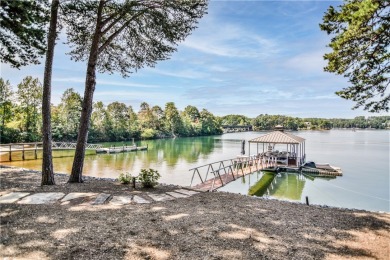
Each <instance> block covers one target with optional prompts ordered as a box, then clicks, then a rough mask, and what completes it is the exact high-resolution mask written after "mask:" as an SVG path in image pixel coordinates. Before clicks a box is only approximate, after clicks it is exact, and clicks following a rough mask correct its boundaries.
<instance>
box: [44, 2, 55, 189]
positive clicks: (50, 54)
mask: <svg viewBox="0 0 390 260" xmlns="http://www.w3.org/2000/svg"><path fill="white" fill-rule="evenodd" d="M58 5H59V0H53V1H52V2H51V14H50V28H49V35H48V37H47V53H46V62H45V73H44V77H43V95H42V142H43V148H42V149H43V150H42V181H41V185H54V184H55V181H54V172H53V158H52V149H51V145H52V144H51V142H52V134H51V111H50V100H51V75H52V68H53V58H54V47H55V41H56V38H57V15H58Z"/></svg>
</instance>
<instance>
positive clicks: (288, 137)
mask: <svg viewBox="0 0 390 260" xmlns="http://www.w3.org/2000/svg"><path fill="white" fill-rule="evenodd" d="M249 142H250V143H271V144H300V143H303V142H305V139H304V138H302V137H299V136H296V135H293V134H290V133H285V132H282V131H274V132H271V133H269V134H266V135H263V136H260V137H257V138H254V139H252V140H249Z"/></svg>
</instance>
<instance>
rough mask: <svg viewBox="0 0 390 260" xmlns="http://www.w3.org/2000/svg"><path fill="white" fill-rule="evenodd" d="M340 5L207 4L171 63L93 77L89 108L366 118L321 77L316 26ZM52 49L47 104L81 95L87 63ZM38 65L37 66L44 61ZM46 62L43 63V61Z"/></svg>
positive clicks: (320, 35) (322, 44)
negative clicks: (118, 105)
mask: <svg viewBox="0 0 390 260" xmlns="http://www.w3.org/2000/svg"><path fill="white" fill-rule="evenodd" d="M341 3H342V2H341V1H324V0H323V1H319V0H318V1H293V0H290V1H260V0H258V1H234V2H233V1H215V0H214V1H213V0H212V1H211V2H210V5H209V9H208V14H207V15H205V16H204V17H203V18H202V20H201V21H200V22H199V25H198V28H197V29H196V30H195V31H194V32H193V33H192V35H190V36H189V37H188V38H187V39H186V40H185V41H184V42H182V43H180V44H179V46H178V51H177V52H175V53H174V54H173V55H172V57H171V58H170V59H169V60H166V61H161V62H159V63H158V64H157V65H156V67H155V68H143V69H141V70H139V71H138V72H137V73H133V74H132V75H131V76H130V77H128V78H125V79H124V78H122V77H121V76H120V75H119V74H114V75H109V74H98V76H97V86H96V91H95V94H94V100H95V101H103V103H104V104H105V105H108V104H109V103H111V102H114V101H119V102H123V103H125V104H127V105H131V106H133V108H134V109H135V110H136V111H138V109H139V106H140V103H141V102H147V103H149V104H150V105H151V106H154V105H159V106H161V107H162V108H164V107H165V104H166V103H167V102H174V103H175V104H176V106H177V107H178V108H179V109H180V110H183V109H184V108H185V107H186V106H187V105H193V106H196V107H197V108H199V109H202V108H205V109H207V110H209V111H210V112H212V113H213V114H214V115H218V116H222V115H227V114H243V115H246V116H249V117H255V116H257V115H259V114H283V115H289V116H294V117H324V118H334V117H337V118H339V117H342V118H353V117H355V116H359V115H366V116H367V115H378V114H369V113H367V112H365V111H363V110H361V109H359V110H351V107H352V106H353V103H352V102H350V101H347V100H344V99H341V98H340V97H338V96H336V95H335V94H334V92H335V91H337V90H340V89H342V88H343V87H346V86H348V82H347V81H346V79H345V78H343V77H342V76H336V75H334V74H330V73H327V72H324V71H323V67H324V66H325V65H326V63H325V61H323V58H322V56H323V54H324V53H326V52H330V49H329V48H327V47H326V45H327V44H328V43H329V41H330V37H329V36H328V35H327V34H326V33H325V32H322V31H320V29H319V26H318V24H319V23H320V22H321V21H322V16H323V14H324V12H326V10H327V8H328V7H329V6H330V5H333V6H338V5H340V4H341ZM64 41H65V37H64V36H62V37H61V39H60V41H59V42H58V44H57V47H56V50H55V60H54V67H53V81H52V89H53V90H52V103H54V104H58V103H59V101H60V97H61V95H62V93H63V92H64V91H65V90H66V89H67V88H74V89H75V90H76V91H77V92H78V93H80V94H81V95H83V93H84V80H85V71H86V64H85V63H82V62H77V63H76V62H74V61H71V60H70V58H69V56H67V55H65V53H66V52H67V51H69V49H68V47H67V46H66V45H65V44H62V42H64ZM42 61H43V60H42ZM42 63H44V61H43V62H42ZM43 69H44V66H43V65H34V66H27V67H24V68H22V69H21V70H16V69H11V68H10V67H9V66H8V65H5V64H2V65H1V77H2V78H4V79H7V80H9V81H10V82H11V84H12V85H13V86H16V85H17V84H18V83H19V82H21V80H22V79H23V78H24V77H26V76H29V75H31V76H33V77H38V78H39V79H41V82H42V81H43V80H42V78H43Z"/></svg>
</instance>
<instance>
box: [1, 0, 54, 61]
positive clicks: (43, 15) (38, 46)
mask: <svg viewBox="0 0 390 260" xmlns="http://www.w3.org/2000/svg"><path fill="white" fill-rule="evenodd" d="M48 11H49V10H48V1H47V0H35V1H16V0H1V1H0V60H1V62H4V63H8V64H10V65H11V66H12V67H15V68H20V67H21V66H25V65H28V64H31V63H33V64H38V63H39V58H40V57H42V56H43V55H44V54H45V52H46V32H47V31H46V25H47V23H48V21H49V13H48Z"/></svg>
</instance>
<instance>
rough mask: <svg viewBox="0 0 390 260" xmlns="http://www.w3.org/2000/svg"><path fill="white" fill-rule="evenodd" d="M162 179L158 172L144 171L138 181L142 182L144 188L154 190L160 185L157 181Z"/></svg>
mask: <svg viewBox="0 0 390 260" xmlns="http://www.w3.org/2000/svg"><path fill="white" fill-rule="evenodd" d="M160 177H161V176H160V174H159V173H158V171H156V170H153V169H148V170H146V169H142V170H141V173H140V174H139V175H138V178H137V179H138V181H140V182H141V184H142V186H143V187H144V188H153V187H154V186H156V185H157V184H158V182H157V181H158V180H159V179H160Z"/></svg>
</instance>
